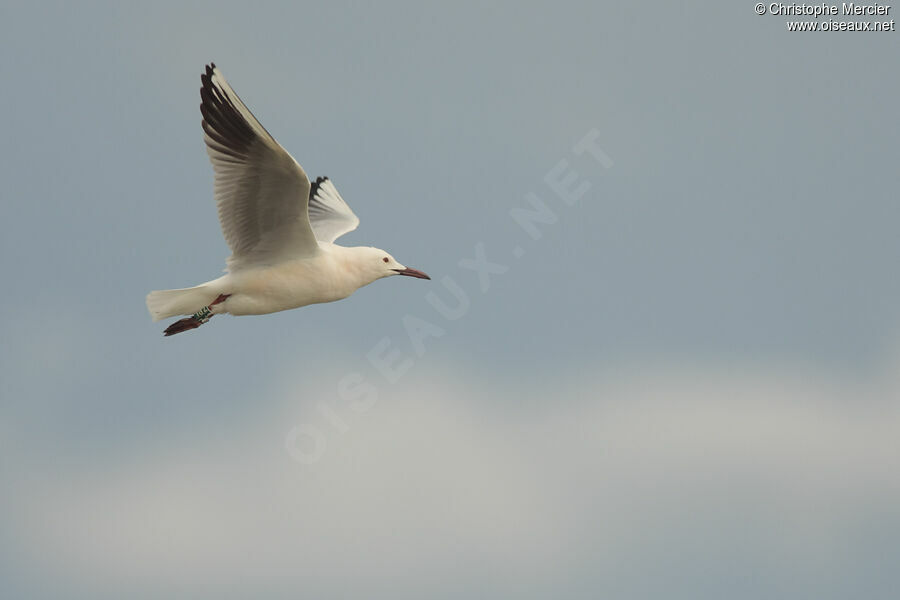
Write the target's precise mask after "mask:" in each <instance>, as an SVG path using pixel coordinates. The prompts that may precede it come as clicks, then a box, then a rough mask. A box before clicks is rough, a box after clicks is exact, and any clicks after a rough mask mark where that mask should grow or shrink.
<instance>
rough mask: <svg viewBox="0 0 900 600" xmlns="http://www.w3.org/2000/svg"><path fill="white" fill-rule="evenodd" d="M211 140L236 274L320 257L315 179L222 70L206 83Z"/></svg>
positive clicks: (211, 70) (203, 93)
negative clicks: (312, 201) (312, 215)
mask: <svg viewBox="0 0 900 600" xmlns="http://www.w3.org/2000/svg"><path fill="white" fill-rule="evenodd" d="M200 80H201V82H202V84H203V85H202V87H201V88H200V98H201V100H202V102H201V104H200V112H201V113H202V114H203V132H204V136H203V139H204V140H205V141H206V151H207V153H208V154H209V159H210V162H212V166H213V170H214V171H215V198H216V205H217V207H218V212H219V223H220V224H221V226H222V233H223V234H224V235H225V241H226V242H228V246H229V247H230V248H231V252H232V254H231V257H230V258H229V259H228V267H229V269H231V270H235V269H240V268H244V267H252V266H256V265H260V264H272V263H276V262H280V261H282V260H287V259H291V258H300V257H304V256H313V255H315V254H316V253H317V252H319V245H318V243H317V242H316V238H315V235H314V234H313V231H312V228H311V227H310V223H309V213H308V209H307V200H308V198H309V190H310V184H309V178H308V177H307V176H306V173H305V172H304V171H303V168H302V167H301V166H300V165H299V164H298V163H297V161H296V160H294V158H293V157H292V156H291V155H290V154H288V152H287V150H285V149H284V148H282V147H281V145H280V144H279V143H278V142H276V141H275V138H273V137H272V136H271V135H270V134H269V132H268V131H266V129H265V128H264V127H263V126H262V125H261V124H260V122H259V121H257V120H256V117H254V116H253V114H252V113H251V112H250V110H249V109H247V107H246V106H245V105H244V103H243V102H242V101H241V99H240V98H239V97H238V95H237V94H236V93H235V92H234V90H233V89H231V86H230V85H228V82H227V81H225V78H224V77H223V76H222V73H221V72H220V71H219V70H218V69H217V68H216V65H215V64H210V65H208V66H207V67H206V73H204V74H203V75H201V76H200Z"/></svg>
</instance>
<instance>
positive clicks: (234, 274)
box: [147, 65, 429, 335]
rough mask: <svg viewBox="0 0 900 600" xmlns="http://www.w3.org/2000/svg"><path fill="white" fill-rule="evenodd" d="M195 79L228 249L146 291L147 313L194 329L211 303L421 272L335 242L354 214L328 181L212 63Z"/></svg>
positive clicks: (259, 310)
mask: <svg viewBox="0 0 900 600" xmlns="http://www.w3.org/2000/svg"><path fill="white" fill-rule="evenodd" d="M201 81H202V83H203V87H202V88H201V90H200V95H201V98H202V100H203V102H202V104H201V105H200V110H201V112H202V114H203V130H204V134H205V135H204V139H205V141H206V146H207V152H208V154H209V157H210V161H211V162H212V164H213V169H214V171H215V174H216V177H215V196H216V203H217V206H218V212H219V221H220V223H221V225H222V232H223V233H224V235H225V239H226V241H227V242H228V245H229V246H230V247H231V250H232V255H231V257H229V259H228V261H227V264H228V269H227V273H226V274H225V275H223V276H222V277H219V278H218V279H214V280H212V281H208V282H206V283H204V284H201V285H198V286H196V287H192V288H185V289H180V290H162V291H155V292H150V294H148V295H147V309H148V310H149V311H150V314H151V316H152V317H153V320H154V321H157V320H159V319H164V318H167V317H172V316H176V315H191V316H190V317H188V318H186V319H181V320H180V321H177V322H176V323H174V324H173V325H171V326H170V327H169V328H168V329H166V335H172V334H174V333H180V332H181V331H186V330H187V329H195V328H197V327H199V326H200V325H201V324H203V323H205V322H206V321H208V320H209V318H210V317H212V316H213V315H216V314H220V313H230V314H232V315H261V314H267V313H273V312H278V311H282V310H289V309H292V308H298V307H301V306H306V305H308V304H316V303H321V302H332V301H334V300H340V299H342V298H346V297H347V296H349V295H351V294H352V293H353V292H355V291H356V290H357V289H359V288H360V287H362V286H364V285H368V284H369V283H372V282H373V281H375V280H377V279H380V278H382V277H388V276H391V275H408V276H411V277H417V278H420V279H429V277H428V276H427V275H425V274H424V273H422V272H421V271H417V270H415V269H410V268H407V267H405V266H403V265H401V264H400V263H398V262H397V261H396V260H395V259H394V258H393V257H392V256H391V255H390V254H388V253H387V252H385V251H383V250H379V249H377V248H371V247H365V246H363V247H354V248H347V247H344V246H339V245H337V244H335V243H334V240H335V239H337V238H338V237H340V236H341V235H343V234H345V233H347V232H348V231H352V230H354V229H356V226H357V225H358V224H359V219H358V218H357V217H356V215H355V214H353V211H352V210H350V207H349V206H347V203H346V202H344V200H343V198H341V196H340V194H339V193H338V191H337V189H336V188H335V187H334V185H333V184H332V183H331V181H330V180H329V179H328V178H327V177H319V178H317V179H316V181H315V182H313V183H312V184H311V183H310V181H309V179H308V178H307V176H306V173H305V172H304V171H303V168H302V167H301V166H300V165H299V164H298V163H297V161H295V160H294V158H293V157H291V155H290V154H288V153H287V151H286V150H284V148H282V147H281V145H279V144H278V142H276V141H275V139H274V138H273V137H272V136H271V135H270V134H269V133H268V132H267V131H266V130H265V129H264V128H263V126H262V125H261V124H260V123H259V121H257V120H256V118H255V117H254V116H253V115H252V114H251V113H250V111H249V110H248V109H247V107H246V106H245V105H244V103H243V102H241V100H240V98H238V96H237V94H235V93H234V90H232V89H231V87H230V86H229V85H228V83H227V82H226V81H225V78H224V77H222V75H221V73H220V72H219V70H218V69H216V67H215V65H210V66H208V67H207V68H206V74H205V75H203V76H202V77H201Z"/></svg>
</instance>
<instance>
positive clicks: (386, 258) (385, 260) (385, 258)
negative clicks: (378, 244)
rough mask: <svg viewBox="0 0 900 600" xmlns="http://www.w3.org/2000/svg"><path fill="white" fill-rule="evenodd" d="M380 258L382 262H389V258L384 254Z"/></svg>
mask: <svg viewBox="0 0 900 600" xmlns="http://www.w3.org/2000/svg"><path fill="white" fill-rule="evenodd" d="M381 260H383V261H384V262H391V261H390V260H388V257H387V256H385V257H384V258H382V259H381Z"/></svg>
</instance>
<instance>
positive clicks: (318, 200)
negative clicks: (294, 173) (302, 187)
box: [308, 177, 359, 242]
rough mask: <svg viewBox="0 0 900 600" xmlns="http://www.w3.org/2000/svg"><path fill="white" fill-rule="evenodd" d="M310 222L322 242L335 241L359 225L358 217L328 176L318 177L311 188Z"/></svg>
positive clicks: (317, 237)
mask: <svg viewBox="0 0 900 600" xmlns="http://www.w3.org/2000/svg"><path fill="white" fill-rule="evenodd" d="M308 210H309V224H310V225H311V226H312V229H313V233H314V234H315V236H316V239H317V240H319V241H320V242H333V241H334V240H336V239H337V238H339V237H341V236H342V235H344V234H345V233H348V232H350V231H353V230H354V229H356V228H357V226H359V217H357V216H356V215H355V214H354V213H353V211H352V210H350V207H349V206H348V205H347V203H346V202H345V201H344V199H343V198H341V195H340V194H339V193H338V191H337V188H335V187H334V184H333V183H331V180H330V179H328V177H316V180H315V181H314V182H313V183H312V185H310V188H309V209H308Z"/></svg>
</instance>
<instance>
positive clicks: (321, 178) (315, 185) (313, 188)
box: [309, 175, 328, 198]
mask: <svg viewBox="0 0 900 600" xmlns="http://www.w3.org/2000/svg"><path fill="white" fill-rule="evenodd" d="M326 181H328V175H321V176H319V177H316V180H315V181H313V182H312V183H311V184H310V186H309V197H310V198H315V196H316V193H317V192H318V191H319V186H320V185H322V184H323V183H325V182H326Z"/></svg>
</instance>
